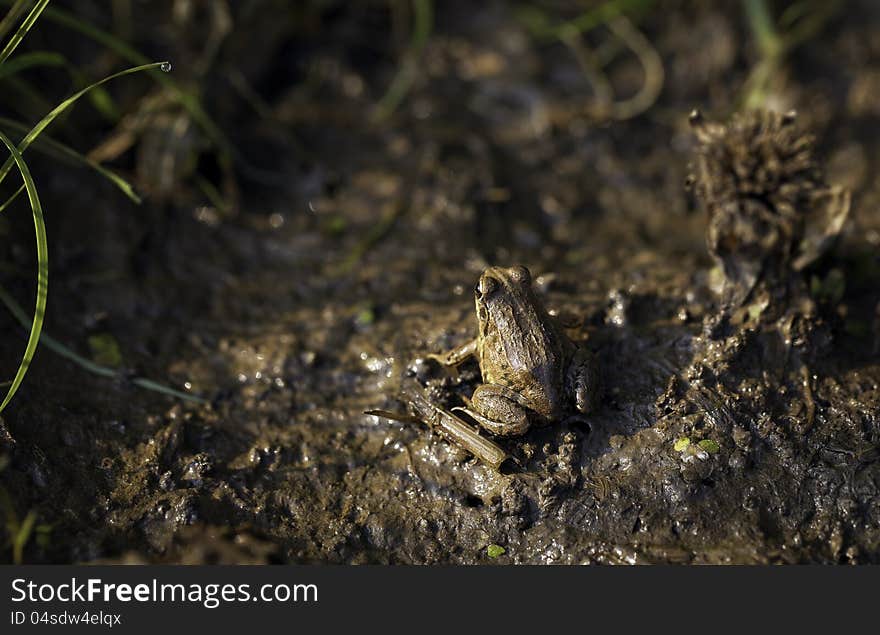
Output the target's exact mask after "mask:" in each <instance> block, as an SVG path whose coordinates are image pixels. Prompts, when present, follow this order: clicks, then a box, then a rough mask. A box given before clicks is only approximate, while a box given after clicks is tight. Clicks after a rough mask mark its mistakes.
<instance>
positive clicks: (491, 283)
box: [474, 276, 499, 298]
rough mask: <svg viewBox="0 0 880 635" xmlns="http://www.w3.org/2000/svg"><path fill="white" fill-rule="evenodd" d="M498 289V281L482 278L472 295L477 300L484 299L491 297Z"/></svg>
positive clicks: (488, 277) (489, 277)
mask: <svg viewBox="0 0 880 635" xmlns="http://www.w3.org/2000/svg"><path fill="white" fill-rule="evenodd" d="M498 287H499V284H498V281H497V280H496V279H495V278H493V277H492V276H483V277H482V278H480V281H479V282H478V283H477V286H476V288H475V289H474V293H476V295H477V297H478V298H484V297H486V296H488V295H491V294H492V293H493V292H494V291H495V290H496V289H497V288H498Z"/></svg>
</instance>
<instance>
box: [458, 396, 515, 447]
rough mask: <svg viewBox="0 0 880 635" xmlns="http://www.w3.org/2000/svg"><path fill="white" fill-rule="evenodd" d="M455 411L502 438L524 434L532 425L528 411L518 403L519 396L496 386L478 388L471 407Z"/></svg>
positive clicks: (472, 397)
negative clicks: (462, 413)
mask: <svg viewBox="0 0 880 635" xmlns="http://www.w3.org/2000/svg"><path fill="white" fill-rule="evenodd" d="M453 410H456V411H459V412H464V413H466V414H467V415H468V416H469V417H471V418H472V419H473V420H474V421H476V422H477V423H479V424H480V425H481V426H482V427H483V428H485V429H486V430H488V431H489V432H491V433H492V434H494V435H497V436H500V437H513V436H517V435H520V434H523V433H525V432H526V430H528V429H529V425H530V421H529V414H528V410H526V408H524V407H523V406H522V405H520V404H519V403H518V402H517V394H516V393H515V392H514V391H512V390H510V389H509V388H505V387H503V386H497V385H495V384H482V385H480V386H477V389H476V390H475V391H474V394H473V395H472V396H471V400H470V407H468V408H454V409H453Z"/></svg>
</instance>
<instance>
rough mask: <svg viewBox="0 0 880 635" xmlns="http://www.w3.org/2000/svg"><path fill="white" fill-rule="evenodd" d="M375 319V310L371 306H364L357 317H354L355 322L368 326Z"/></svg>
mask: <svg viewBox="0 0 880 635" xmlns="http://www.w3.org/2000/svg"><path fill="white" fill-rule="evenodd" d="M375 321H376V312H375V311H374V310H373V308H372V307H369V306H367V307H364V308H363V309H361V310H360V311H359V312H358V314H357V317H355V322H357V323H358V324H359V325H360V326H369V325H370V324H372V323H373V322H375Z"/></svg>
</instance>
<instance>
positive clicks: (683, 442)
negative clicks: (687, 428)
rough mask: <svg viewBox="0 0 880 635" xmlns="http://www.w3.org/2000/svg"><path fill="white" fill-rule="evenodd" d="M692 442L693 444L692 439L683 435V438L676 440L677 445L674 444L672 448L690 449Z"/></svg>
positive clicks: (677, 449)
mask: <svg viewBox="0 0 880 635" xmlns="http://www.w3.org/2000/svg"><path fill="white" fill-rule="evenodd" d="M690 444H691V440H690V439H688V438H687V437H682V438H680V439H677V440H676V442H675V445H673V446H672V449H673V450H675V451H676V452H684V451H685V450H687V449H688V447H689V446H690Z"/></svg>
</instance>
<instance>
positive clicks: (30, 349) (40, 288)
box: [0, 132, 49, 412]
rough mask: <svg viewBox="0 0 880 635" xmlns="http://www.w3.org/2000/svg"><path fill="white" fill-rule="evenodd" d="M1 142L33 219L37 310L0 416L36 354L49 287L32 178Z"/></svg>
mask: <svg viewBox="0 0 880 635" xmlns="http://www.w3.org/2000/svg"><path fill="white" fill-rule="evenodd" d="M0 141H2V142H3V145H5V146H6V147H7V148H8V149H9V153H10V154H11V155H12V156H11V160H12V161H14V162H15V164H16V165H17V166H18V170H19V172H21V179H22V181H24V185H25V188H26V189H27V194H28V200H29V201H30V204H31V211H32V212H33V215H34V232H35V233H36V237H37V271H38V273H37V302H36V308H35V309H34V319H33V322H31V331H30V335H29V336H28V341H27V346H26V347H25V350H24V355H23V356H22V358H21V363H20V364H19V366H18V370H17V371H16V373H15V377H14V378H13V380H12V385H10V386H9V390H8V391H7V392H6V397H4V399H3V403H0V412H3V410H4V409H5V408H6V405H7V404H8V403H9V401H10V400H11V399H12V397H13V396H14V395H15V393H16V391H18V387H19V386H20V385H21V382H22V380H23V379H24V376H25V374H26V373H27V370H28V366H30V364H31V360H33V358H34V353H35V352H36V350H37V342H39V341H40V331H42V329H43V318H44V317H45V315H46V296H47V293H48V286H49V253H48V245H47V242H46V225H45V223H44V222H43V208H42V206H41V205H40V197H39V195H38V194H37V187H36V185H35V184H34V180H33V178H32V177H31V173H30V170H29V169H28V166H27V164H26V163H25V162H24V159H23V158H22V157H21V152H20V151H19V150H18V148H16V147H15V145H14V144H13V143H12V141H11V140H10V139H9V137H7V136H6V135H5V134H3V133H2V132H0Z"/></svg>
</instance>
